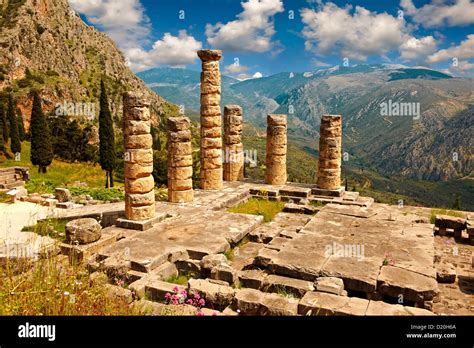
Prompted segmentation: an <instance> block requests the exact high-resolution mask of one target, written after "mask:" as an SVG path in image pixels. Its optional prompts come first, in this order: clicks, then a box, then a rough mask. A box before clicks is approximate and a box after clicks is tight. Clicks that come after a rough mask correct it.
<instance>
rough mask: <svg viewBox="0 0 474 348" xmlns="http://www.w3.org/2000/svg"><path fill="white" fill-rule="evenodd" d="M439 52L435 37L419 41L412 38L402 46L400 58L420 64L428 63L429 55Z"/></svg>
mask: <svg viewBox="0 0 474 348" xmlns="http://www.w3.org/2000/svg"><path fill="white" fill-rule="evenodd" d="M436 50H437V42H436V40H435V38H434V37H433V36H425V37H423V38H420V39H417V38H415V37H412V38H410V39H408V40H407V41H406V42H404V43H403V44H402V45H401V46H400V58H402V59H403V60H410V61H415V62H419V63H424V62H426V59H427V57H428V56H429V55H431V54H433V53H435V52H436Z"/></svg>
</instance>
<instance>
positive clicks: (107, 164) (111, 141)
mask: <svg viewBox="0 0 474 348" xmlns="http://www.w3.org/2000/svg"><path fill="white" fill-rule="evenodd" d="M99 142H100V146H99V162H100V166H101V167H102V169H103V170H105V171H106V185H105V187H106V188H110V187H114V181H113V171H114V169H115V137H114V125H113V122H112V116H111V114H110V109H109V101H108V98H107V90H106V89H105V84H104V81H100V111H99Z"/></svg>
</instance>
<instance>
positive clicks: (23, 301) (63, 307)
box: [0, 257, 136, 316]
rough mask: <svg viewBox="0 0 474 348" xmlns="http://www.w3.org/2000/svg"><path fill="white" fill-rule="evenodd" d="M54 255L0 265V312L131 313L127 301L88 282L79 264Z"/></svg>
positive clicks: (11, 313) (104, 288) (26, 313)
mask: <svg viewBox="0 0 474 348" xmlns="http://www.w3.org/2000/svg"><path fill="white" fill-rule="evenodd" d="M60 260H61V259H59V258H57V257H54V258H48V259H40V260H39V261H38V262H36V263H34V264H30V263H22V264H19V263H17V262H8V263H7V264H6V265H4V266H2V267H0V303H2V305H1V306H0V315H8V316H36V315H38V316H39V315H44V316H65V315H67V316H73V315H133V314H136V313H135V311H134V310H133V309H132V308H130V306H128V304H127V303H126V302H125V301H123V300H121V299H117V298H112V297H110V296H109V295H108V293H107V289H106V287H105V285H104V284H97V283H93V282H90V280H89V273H88V272H87V270H86V269H85V268H84V267H83V266H80V267H77V266H70V265H69V264H68V263H67V260H65V262H61V261H60Z"/></svg>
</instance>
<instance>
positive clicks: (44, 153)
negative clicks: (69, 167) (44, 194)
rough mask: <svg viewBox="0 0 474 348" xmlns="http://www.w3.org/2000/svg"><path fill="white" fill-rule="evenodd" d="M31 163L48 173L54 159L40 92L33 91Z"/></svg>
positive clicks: (40, 170)
mask: <svg viewBox="0 0 474 348" xmlns="http://www.w3.org/2000/svg"><path fill="white" fill-rule="evenodd" d="M30 133H31V163H33V165H37V166H38V173H46V168H47V167H48V166H49V165H50V164H51V162H52V161H53V147H52V145H51V134H50V132H49V127H48V123H47V122H46V117H45V116H44V114H43V110H42V109H41V99H40V97H39V95H38V92H36V91H34V92H33V109H32V110H31V124H30Z"/></svg>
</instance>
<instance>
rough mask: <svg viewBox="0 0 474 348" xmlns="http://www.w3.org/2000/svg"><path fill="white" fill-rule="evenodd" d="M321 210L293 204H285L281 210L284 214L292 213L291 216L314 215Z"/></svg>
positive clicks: (310, 206)
mask: <svg viewBox="0 0 474 348" xmlns="http://www.w3.org/2000/svg"><path fill="white" fill-rule="evenodd" d="M320 210H321V208H319V207H315V206H312V205H303V204H294V203H286V204H285V207H284V208H283V212H285V213H292V214H305V215H314V214H316V213H317V212H318V211H320Z"/></svg>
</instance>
